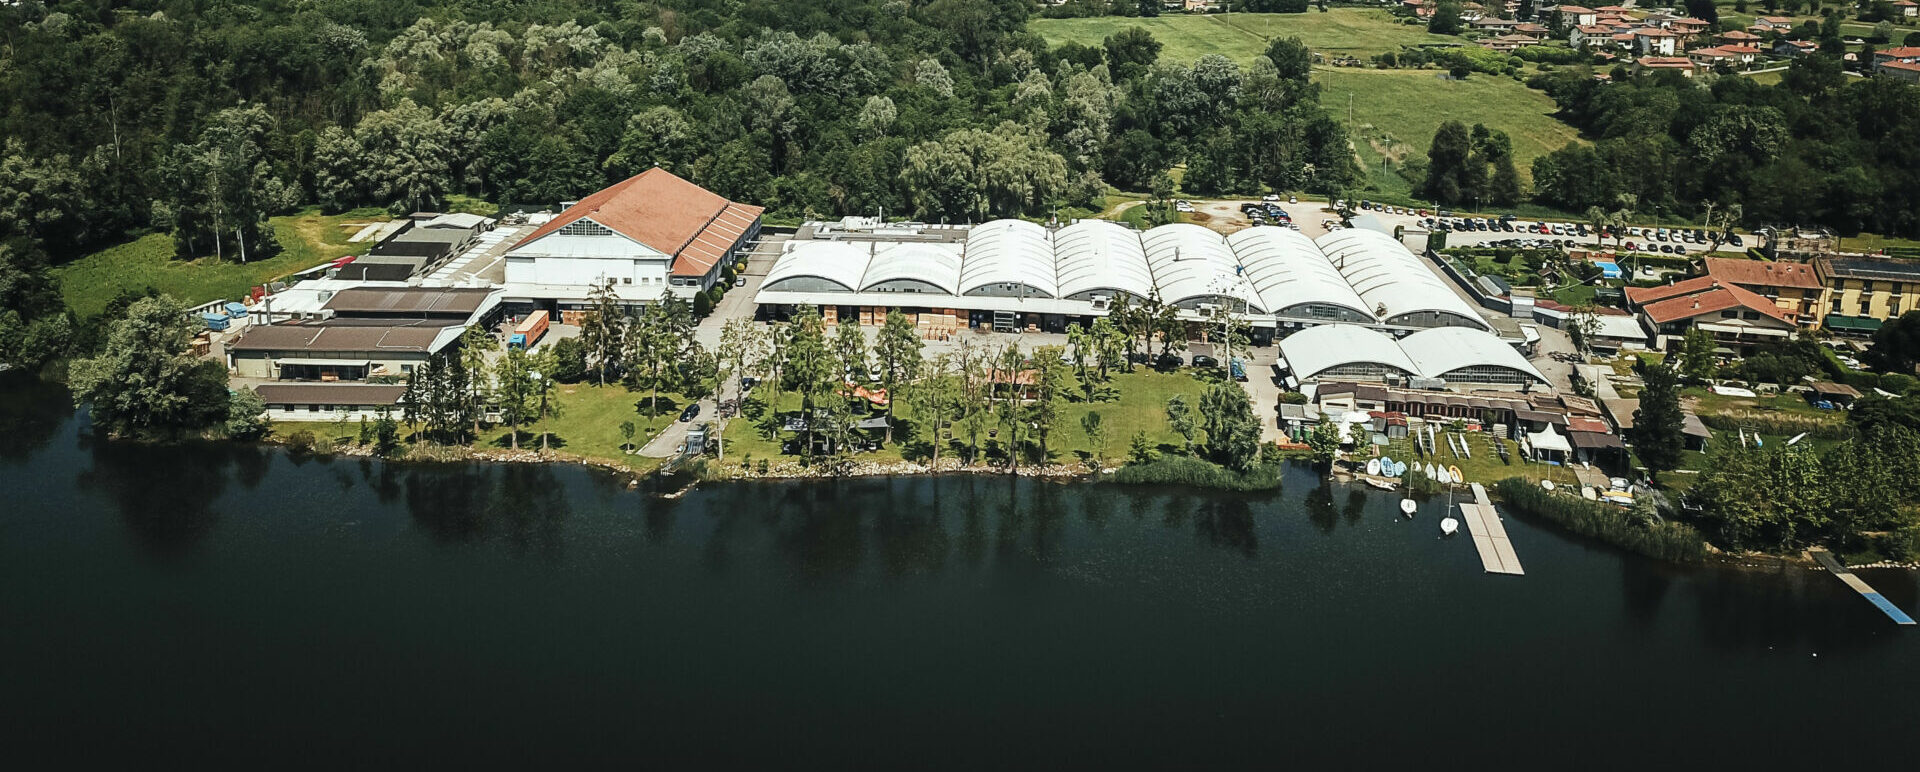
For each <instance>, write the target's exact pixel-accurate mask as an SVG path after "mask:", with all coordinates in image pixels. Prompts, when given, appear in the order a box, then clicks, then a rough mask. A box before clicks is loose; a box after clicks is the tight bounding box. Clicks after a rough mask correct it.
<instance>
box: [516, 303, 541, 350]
mask: <svg viewBox="0 0 1920 772" xmlns="http://www.w3.org/2000/svg"><path fill="white" fill-rule="evenodd" d="M513 332H514V335H515V336H516V337H518V338H519V339H520V345H522V346H532V345H533V344H535V343H539V342H540V336H542V335H545V334H547V312H546V311H544V310H541V311H535V312H533V313H531V314H528V315H527V319H526V321H523V322H521V323H520V326H519V327H516V328H514V331H513Z"/></svg>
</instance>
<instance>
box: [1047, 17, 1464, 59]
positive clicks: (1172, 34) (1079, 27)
mask: <svg viewBox="0 0 1920 772" xmlns="http://www.w3.org/2000/svg"><path fill="white" fill-rule="evenodd" d="M1127 27H1144V28H1146V30H1147V31H1148V32H1151V33H1153V37H1154V39H1155V40H1158V41H1160V42H1161V43H1162V44H1163V45H1165V46H1166V47H1165V48H1164V49H1162V50H1161V51H1160V58H1161V60H1163V61H1173V62H1183V63H1191V62H1192V61H1193V60H1195V59H1198V58H1200V56H1201V55H1202V54H1222V55H1225V56H1226V57H1227V58H1229V59H1232V60H1234V61H1236V62H1239V63H1241V64H1243V65H1244V64H1247V63H1249V62H1251V61H1253V58H1254V57H1256V56H1260V55H1262V54H1265V53H1266V51H1267V42H1268V41H1270V40H1272V39H1274V38H1287V37H1298V38H1300V39H1301V40H1304V41H1306V42H1307V45H1308V46H1309V47H1311V48H1312V49H1313V50H1314V51H1317V52H1319V53H1322V54H1325V55H1326V56H1327V57H1329V58H1332V57H1336V56H1341V55H1352V56H1358V57H1361V58H1366V57H1370V56H1372V55H1374V54H1377V53H1380V52H1382V51H1397V50H1399V49H1400V48H1401V47H1402V46H1415V45H1422V44H1426V43H1443V44H1445V43H1453V44H1458V43H1460V42H1461V41H1460V39H1459V38H1454V37H1446V36H1442V35H1429V34H1427V31H1426V29H1425V28H1422V27H1418V26H1409V25H1405V24H1401V23H1400V22H1399V21H1398V20H1396V19H1394V18H1393V17H1392V16H1390V15H1388V14H1387V12H1386V11H1380V10H1363V9H1354V8H1336V9H1334V10H1332V11H1329V12H1327V13H1320V12H1318V11H1315V12H1312V13H1228V14H1209V15H1205V16H1199V15H1185V14H1183V15H1169V16H1158V17H1154V18H1124V17H1117V16H1102V17H1097V18H1088V19H1034V20H1033V21H1030V22H1028V23H1027V28H1028V29H1030V30H1032V31H1033V32H1034V33H1036V34H1038V35H1040V36H1041V37H1043V38H1046V40H1047V43H1048V44H1050V45H1056V46H1057V45H1060V44H1062V43H1066V42H1069V41H1073V42H1078V43H1080V44H1082V45H1088V46H1099V45H1100V44H1101V41H1103V40H1106V38H1107V36H1108V35H1112V34H1113V33H1115V32H1118V31H1120V30H1122V29H1125V28H1127Z"/></svg>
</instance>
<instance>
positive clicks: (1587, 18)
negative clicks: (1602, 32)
mask: <svg viewBox="0 0 1920 772" xmlns="http://www.w3.org/2000/svg"><path fill="white" fill-rule="evenodd" d="M1559 11H1560V22H1561V23H1562V24H1565V25H1567V26H1569V27H1582V26H1587V25H1590V24H1593V23H1594V22H1596V21H1599V20H1600V12H1599V11H1596V10H1594V9H1592V8H1582V7H1580V6H1577V5H1563V6H1560V8H1559Z"/></svg>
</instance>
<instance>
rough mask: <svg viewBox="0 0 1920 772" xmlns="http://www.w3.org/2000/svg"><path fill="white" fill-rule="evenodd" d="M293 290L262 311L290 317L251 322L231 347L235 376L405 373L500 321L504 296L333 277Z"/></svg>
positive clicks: (343, 377)
mask: <svg viewBox="0 0 1920 772" xmlns="http://www.w3.org/2000/svg"><path fill="white" fill-rule="evenodd" d="M309 285H311V286H309ZM296 290H298V291H295V290H289V291H287V292H282V293H280V294H279V295H276V296H275V298H277V299H280V301H281V302H280V303H278V304H277V307H276V308H275V309H274V310H273V312H272V313H271V314H265V313H263V314H262V316H269V317H271V318H273V319H286V320H287V321H284V322H282V323H279V324H256V325H253V326H250V327H248V328H247V329H246V331H245V332H242V333H241V334H240V336H239V337H238V338H237V339H235V340H233V341H232V342H230V343H228V344H227V346H226V351H227V368H228V369H229V370H231V371H232V372H233V373H234V374H235V375H238V376H240V377H243V378H266V379H273V380H311V381H360V380H366V379H368V378H376V377H380V376H394V377H400V376H404V375H406V374H407V373H410V372H412V371H413V368H414V367H416V366H418V365H421V364H424V363H425V362H426V361H427V359H428V358H430V357H431V356H433V355H434V354H438V353H441V352H443V351H446V350H447V349H448V348H449V347H450V346H452V345H453V344H454V342H455V341H457V340H459V339H460V335H461V333H463V332H465V331H466V329H467V328H468V327H470V326H473V325H476V324H478V325H483V326H484V325H491V324H492V323H493V322H496V321H498V320H499V318H500V315H501V297H502V294H503V293H502V292H501V291H500V290H497V289H488V288H475V287H406V286H385V287H373V286H361V285H355V284H352V283H349V282H340V281H337V280H332V279H320V280H314V281H310V282H305V283H303V284H302V285H301V286H300V287H297V288H296ZM355 404H358V403H355Z"/></svg>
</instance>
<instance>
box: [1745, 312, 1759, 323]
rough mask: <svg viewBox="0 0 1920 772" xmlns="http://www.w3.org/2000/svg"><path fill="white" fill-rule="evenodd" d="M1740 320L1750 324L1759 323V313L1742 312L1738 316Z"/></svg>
mask: <svg viewBox="0 0 1920 772" xmlns="http://www.w3.org/2000/svg"><path fill="white" fill-rule="evenodd" d="M1740 318H1742V319H1745V320H1747V321H1750V322H1752V321H1759V320H1760V312H1759V311H1745V312H1742V313H1741V314H1740Z"/></svg>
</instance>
